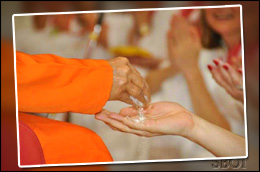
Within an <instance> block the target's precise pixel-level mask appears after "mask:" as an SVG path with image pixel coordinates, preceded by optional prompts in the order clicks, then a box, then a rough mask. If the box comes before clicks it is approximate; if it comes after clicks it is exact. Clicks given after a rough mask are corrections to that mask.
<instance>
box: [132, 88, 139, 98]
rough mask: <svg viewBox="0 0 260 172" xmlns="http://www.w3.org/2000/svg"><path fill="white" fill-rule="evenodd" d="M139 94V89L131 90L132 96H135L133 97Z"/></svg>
mask: <svg viewBox="0 0 260 172" xmlns="http://www.w3.org/2000/svg"><path fill="white" fill-rule="evenodd" d="M140 92H141V90H140V89H138V88H133V96H135V97H137V96H139V94H140Z"/></svg>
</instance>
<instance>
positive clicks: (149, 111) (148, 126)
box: [95, 102, 194, 137]
mask: <svg viewBox="0 0 260 172" xmlns="http://www.w3.org/2000/svg"><path fill="white" fill-rule="evenodd" d="M144 114H145V117H146V119H145V120H144V121H143V122H135V121H134V120H133V119H136V118H138V111H137V110H136V108H135V107H127V108H124V109H122V110H121V111H120V113H119V114H117V113H111V112H109V111H107V110H103V111H101V112H100V113H99V114H97V115H96V116H95V118H96V119H98V120H101V121H103V122H104V123H106V124H107V125H109V126H110V128H112V129H113V130H117V131H121V132H126V133H132V134H136V135H139V136H145V137H152V136H159V135H180V136H186V135H188V134H189V132H190V131H191V129H192V128H193V126H194V120H193V115H192V114H191V113H190V112H189V111H187V110H186V109H185V108H183V107H182V106H180V105H179V104H177V103H171V102H158V103H153V104H150V105H149V106H148V107H146V108H145V109H144Z"/></svg>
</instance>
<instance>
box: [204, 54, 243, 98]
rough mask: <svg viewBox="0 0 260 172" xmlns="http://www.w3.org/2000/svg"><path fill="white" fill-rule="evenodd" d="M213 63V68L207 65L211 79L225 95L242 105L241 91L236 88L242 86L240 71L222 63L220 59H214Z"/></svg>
mask: <svg viewBox="0 0 260 172" xmlns="http://www.w3.org/2000/svg"><path fill="white" fill-rule="evenodd" d="M213 62H214V63H215V66H213V65H208V68H209V70H210V72H211V74H212V77H213V78H214V79H215V81H216V82H217V83H218V84H219V85H220V86H222V87H223V88H224V89H225V90H226V91H227V93H229V94H230V95H231V96H232V97H233V98H235V99H236V100H238V101H240V102H242V103H243V102H244V94H243V89H238V86H243V75H242V69H241V68H235V67H233V66H231V65H229V64H228V63H224V62H223V61H222V60H220V59H214V60H213Z"/></svg>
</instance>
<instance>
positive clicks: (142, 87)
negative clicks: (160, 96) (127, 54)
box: [107, 57, 151, 106]
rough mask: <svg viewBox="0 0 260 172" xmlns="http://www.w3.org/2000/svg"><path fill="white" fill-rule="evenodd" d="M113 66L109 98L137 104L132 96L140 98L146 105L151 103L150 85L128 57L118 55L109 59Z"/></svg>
mask: <svg viewBox="0 0 260 172" xmlns="http://www.w3.org/2000/svg"><path fill="white" fill-rule="evenodd" d="M107 61H108V63H109V64H110V65H111V66H112V68H113V85H112V90H111V93H110V98H109V100H119V101H122V102H125V103H128V104H132V105H136V104H135V102H133V100H132V99H131V98H130V97H133V98H136V99H138V100H139V101H140V102H142V103H143V105H144V106H146V105H147V104H149V103H150V100H151V96H150V91H149V87H148V85H147V83H146V81H145V79H144V78H143V77H142V76H141V75H140V73H139V72H138V71H137V70H136V69H135V68H134V67H133V66H132V65H131V64H130V63H129V61H128V59H127V58H124V57H117V58H113V59H109V60H107Z"/></svg>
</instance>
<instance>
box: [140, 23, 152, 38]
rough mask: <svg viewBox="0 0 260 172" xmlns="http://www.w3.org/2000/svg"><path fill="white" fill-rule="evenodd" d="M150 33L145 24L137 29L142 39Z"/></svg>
mask: <svg viewBox="0 0 260 172" xmlns="http://www.w3.org/2000/svg"><path fill="white" fill-rule="evenodd" d="M149 32H150V27H149V25H148V24H147V23H143V24H142V25H141V27H140V28H139V33H140V35H141V36H142V37H143V36H145V35H147V34H148V33H149Z"/></svg>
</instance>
